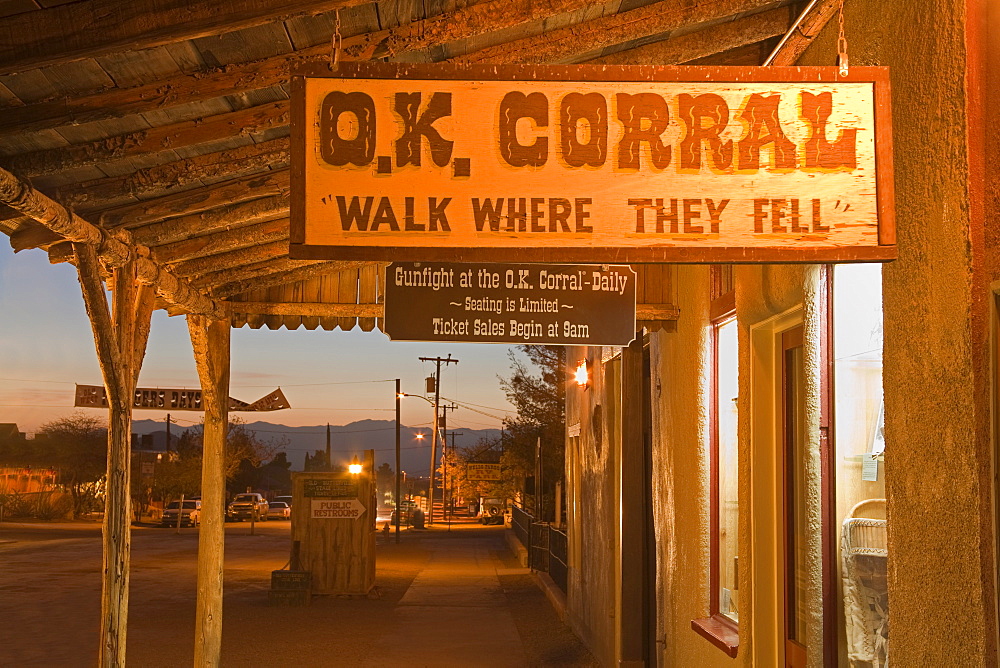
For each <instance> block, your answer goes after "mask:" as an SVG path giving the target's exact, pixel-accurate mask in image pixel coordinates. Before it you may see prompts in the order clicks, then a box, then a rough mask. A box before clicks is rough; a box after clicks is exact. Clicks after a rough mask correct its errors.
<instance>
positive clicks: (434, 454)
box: [397, 388, 439, 524]
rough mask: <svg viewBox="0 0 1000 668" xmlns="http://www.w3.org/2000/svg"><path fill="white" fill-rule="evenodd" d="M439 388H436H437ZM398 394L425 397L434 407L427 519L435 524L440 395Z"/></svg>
mask: <svg viewBox="0 0 1000 668" xmlns="http://www.w3.org/2000/svg"><path fill="white" fill-rule="evenodd" d="M436 389H437V388H435V390H436ZM397 396H398V397H400V398H402V397H419V398H420V399H423V400H424V401H426V402H427V403H429V404H430V405H431V406H433V407H434V431H433V432H431V470H430V482H429V484H428V485H427V506H428V508H427V519H428V523H429V524H434V469H435V468H436V467H437V461H436V460H437V442H438V429H439V427H438V424H439V423H438V411H439V408H438V402H437V399H438V395H437V393H436V392H435V395H434V401H431V400H430V399H428V398H427V397H423V396H420V395H419V394H407V393H406V392H398V393H397ZM417 438H418V439H422V438H423V434H417Z"/></svg>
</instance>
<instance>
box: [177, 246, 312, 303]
mask: <svg viewBox="0 0 1000 668" xmlns="http://www.w3.org/2000/svg"><path fill="white" fill-rule="evenodd" d="M287 250H288V246H287V244H286V245H285V247H284V251H285V252H286V253H287ZM321 263H323V260H292V259H291V258H288V257H281V256H280V254H279V255H275V256H273V257H269V258H266V259H264V260H261V261H260V262H254V263H253V264H244V265H242V266H229V267H221V268H220V269H219V270H218V271H213V272H211V273H206V274H201V275H200V276H198V277H197V278H195V279H193V282H194V284H195V285H197V286H199V287H201V288H206V289H208V290H210V291H212V292H213V293H215V290H216V287H218V286H222V285H227V284H231V283H239V282H242V281H249V280H253V279H258V278H264V277H267V276H274V275H278V274H282V273H284V272H287V271H291V270H293V269H300V268H302V267H304V266H305V267H310V266H313V265H317V264H321Z"/></svg>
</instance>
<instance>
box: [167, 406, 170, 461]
mask: <svg viewBox="0 0 1000 668" xmlns="http://www.w3.org/2000/svg"><path fill="white" fill-rule="evenodd" d="M167 452H170V413H167Z"/></svg>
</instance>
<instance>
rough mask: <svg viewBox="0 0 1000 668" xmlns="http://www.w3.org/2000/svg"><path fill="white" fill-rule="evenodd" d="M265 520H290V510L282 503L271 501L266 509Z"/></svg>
mask: <svg viewBox="0 0 1000 668" xmlns="http://www.w3.org/2000/svg"><path fill="white" fill-rule="evenodd" d="M267 519H269V520H290V519H292V509H291V508H289V507H288V504H287V503H285V502H284V501H272V502H271V503H269V504H268V507H267Z"/></svg>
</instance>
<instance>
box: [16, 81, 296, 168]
mask: <svg viewBox="0 0 1000 668" xmlns="http://www.w3.org/2000/svg"><path fill="white" fill-rule="evenodd" d="M287 124H288V102H287V101H286V100H282V101H280V102H272V103H270V104H265V105H261V106H259V107H251V108H249V109H242V110H240V111H233V112H230V113H227V114H219V115H217V116H211V117H208V118H199V119H196V120H190V121H185V122H183V123H176V124H173V125H166V126H162V127H158V128H152V129H147V130H142V131H139V132H131V133H128V134H122V135H118V136H115V137H108V138H105V139H102V140H99V141H94V142H89V143H86V144H79V145H76V146H69V147H66V148H54V149H48V150H44V151H35V152H33V153H24V154H21V155H15V156H12V157H9V158H6V159H5V162H6V166H7V168H8V169H10V170H11V171H13V172H16V173H19V174H21V175H22V176H37V175H40V174H51V173H52V172H58V171H62V170H65V169H70V168H75V167H81V166H84V165H94V164H98V165H99V164H101V163H104V162H110V161H114V160H121V159H123V158H128V157H131V156H140V155H144V154H147V153H157V152H160V151H165V150H173V149H178V148H183V147H188V146H194V145H197V144H201V143H204V142H210V141H217V140H220V139H226V138H229V137H241V136H249V135H251V134H253V133H255V132H260V131H262V130H266V129H269V128H273V127H276V126H280V125H287Z"/></svg>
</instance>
